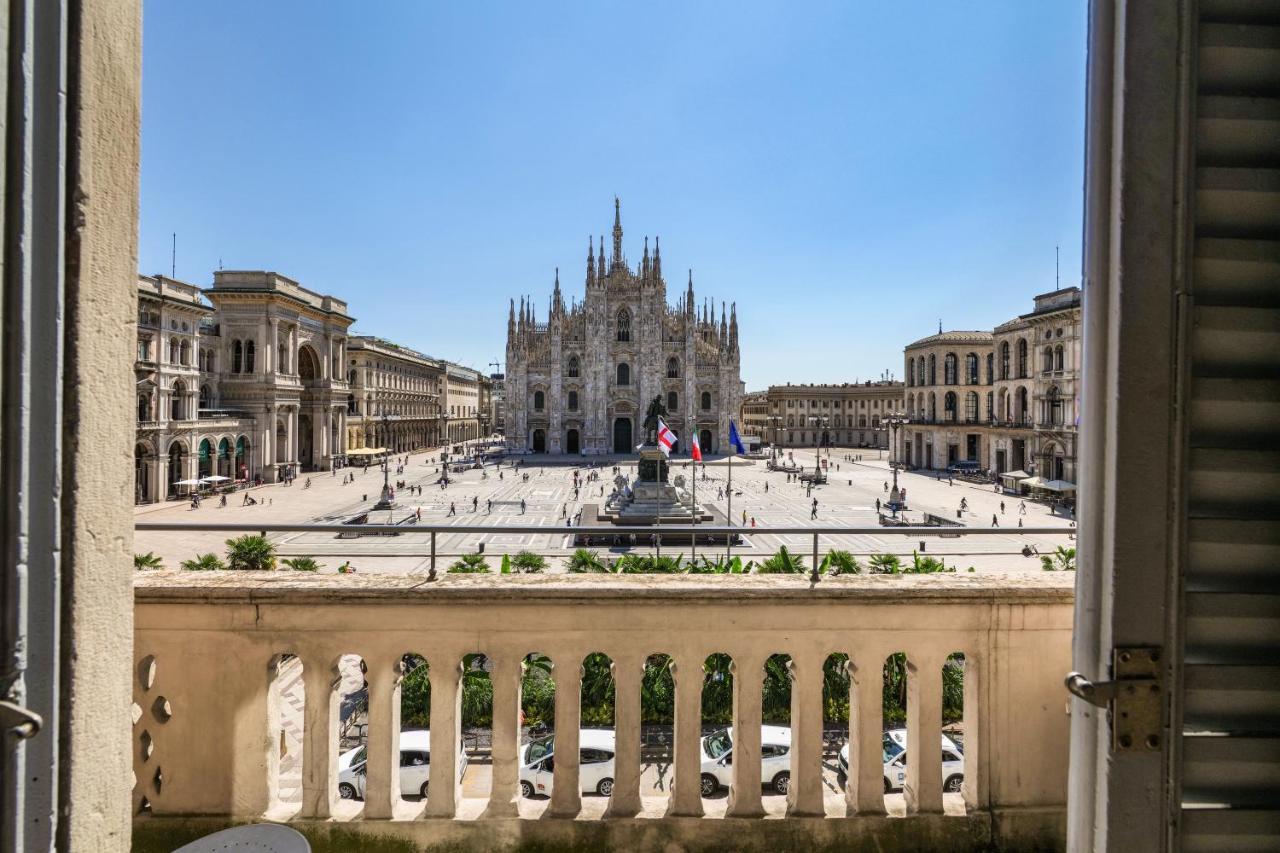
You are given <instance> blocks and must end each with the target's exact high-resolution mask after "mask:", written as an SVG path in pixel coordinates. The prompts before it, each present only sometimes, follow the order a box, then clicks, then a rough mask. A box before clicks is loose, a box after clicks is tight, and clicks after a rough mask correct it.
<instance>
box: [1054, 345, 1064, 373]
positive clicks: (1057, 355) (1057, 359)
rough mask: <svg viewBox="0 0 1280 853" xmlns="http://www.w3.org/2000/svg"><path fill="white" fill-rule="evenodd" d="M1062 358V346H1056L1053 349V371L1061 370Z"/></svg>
mask: <svg viewBox="0 0 1280 853" xmlns="http://www.w3.org/2000/svg"><path fill="white" fill-rule="evenodd" d="M1062 356H1063V353H1062V344H1058V345H1057V346H1056V347H1054V348H1053V369H1054V370H1062V369H1063V361H1062Z"/></svg>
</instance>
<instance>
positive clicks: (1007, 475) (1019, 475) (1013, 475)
mask: <svg viewBox="0 0 1280 853" xmlns="http://www.w3.org/2000/svg"><path fill="white" fill-rule="evenodd" d="M1030 476H1031V475H1030V474H1028V473H1027V472H1026V471H1022V470H1018V471H1005V472H1004V473H1003V474H1001V475H1000V479H1001V480H1025V479H1027V478H1028V477H1030Z"/></svg>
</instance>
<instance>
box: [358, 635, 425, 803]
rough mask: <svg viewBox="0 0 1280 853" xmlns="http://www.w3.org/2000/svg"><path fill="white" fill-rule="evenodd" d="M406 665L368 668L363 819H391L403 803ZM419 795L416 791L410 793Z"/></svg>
mask: <svg viewBox="0 0 1280 853" xmlns="http://www.w3.org/2000/svg"><path fill="white" fill-rule="evenodd" d="M403 676H404V665H403V663H402V662H401V660H400V659H399V658H397V659H396V660H395V661H394V662H393V663H391V664H388V663H386V662H380V663H374V664H373V665H371V666H369V671H368V673H367V675H366V678H367V679H368V682H369V737H368V748H367V755H368V762H367V763H366V764H365V769H366V773H367V775H366V776H365V795H364V803H365V805H364V816H365V817H366V818H377V819H384V820H385V819H389V818H390V817H391V815H392V812H393V811H394V809H395V806H396V804H397V803H399V802H400V680H401V678H402V677H403ZM410 793H412V794H417V793H418V792H417V791H411V792H410Z"/></svg>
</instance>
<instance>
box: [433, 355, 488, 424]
mask: <svg viewBox="0 0 1280 853" xmlns="http://www.w3.org/2000/svg"><path fill="white" fill-rule="evenodd" d="M489 389H490V383H489V377H487V376H485V375H484V374H483V373H481V372H480V371H478V370H475V369H473V368H470V367H463V366H462V365H460V364H453V363H452V362H449V363H447V365H446V367H445V392H444V393H445V399H444V409H445V416H446V418H445V423H446V435H448V437H449V442H448V443H450V444H457V443H459V442H463V441H472V440H474V439H477V438H481V437H483V436H486V435H488V434H489V424H490V414H489V412H488V408H487V407H488V406H489V397H490V392H489Z"/></svg>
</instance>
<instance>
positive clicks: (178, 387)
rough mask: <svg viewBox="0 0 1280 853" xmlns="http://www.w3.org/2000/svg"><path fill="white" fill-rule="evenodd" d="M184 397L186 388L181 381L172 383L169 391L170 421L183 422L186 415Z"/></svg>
mask: <svg viewBox="0 0 1280 853" xmlns="http://www.w3.org/2000/svg"><path fill="white" fill-rule="evenodd" d="M186 397H187V386H186V385H184V384H183V383H182V382H181V381H178V382H175V383H173V387H172V388H170V389H169V418H170V420H175V421H180V420H183V415H184V414H185V413H186V408H187V407H186Z"/></svg>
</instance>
